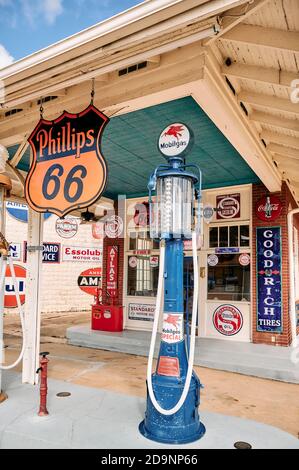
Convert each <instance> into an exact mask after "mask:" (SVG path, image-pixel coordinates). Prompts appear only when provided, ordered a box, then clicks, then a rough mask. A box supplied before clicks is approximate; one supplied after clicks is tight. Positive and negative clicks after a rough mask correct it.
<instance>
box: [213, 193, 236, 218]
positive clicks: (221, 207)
mask: <svg viewBox="0 0 299 470" xmlns="http://www.w3.org/2000/svg"><path fill="white" fill-rule="evenodd" d="M216 206H217V210H216V219H217V220H219V219H237V218H239V217H240V215H241V214H240V207H241V203H240V193H235V194H225V195H223V196H217V197H216Z"/></svg>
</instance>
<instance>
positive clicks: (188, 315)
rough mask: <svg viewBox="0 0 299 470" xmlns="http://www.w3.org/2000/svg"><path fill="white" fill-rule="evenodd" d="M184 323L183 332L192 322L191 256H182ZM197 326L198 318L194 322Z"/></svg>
mask: <svg viewBox="0 0 299 470" xmlns="http://www.w3.org/2000/svg"><path fill="white" fill-rule="evenodd" d="M183 288H184V323H185V331H187V325H189V326H190V324H191V320H192V305H193V292H194V272H193V259H192V256H184V284H183ZM196 325H198V317H197V320H196Z"/></svg>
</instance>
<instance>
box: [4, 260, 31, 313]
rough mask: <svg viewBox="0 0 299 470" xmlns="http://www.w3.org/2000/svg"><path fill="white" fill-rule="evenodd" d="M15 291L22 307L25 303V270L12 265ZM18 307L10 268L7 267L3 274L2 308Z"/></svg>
mask: <svg viewBox="0 0 299 470" xmlns="http://www.w3.org/2000/svg"><path fill="white" fill-rule="evenodd" d="M14 268H15V274H16V278H17V279H16V281H17V289H18V290H19V294H20V301H21V304H22V305H23V304H24V303H25V289H26V269H25V268H24V267H23V266H19V265H18V264H14ZM17 306H18V303H17V298H16V293H15V287H14V283H13V279H12V275H11V272H10V267H9V266H7V268H6V272H5V291H4V307H5V308H16V307H17Z"/></svg>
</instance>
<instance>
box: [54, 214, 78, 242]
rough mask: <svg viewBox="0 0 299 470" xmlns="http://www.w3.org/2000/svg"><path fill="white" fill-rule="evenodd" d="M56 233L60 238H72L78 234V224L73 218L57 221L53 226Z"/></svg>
mask: <svg viewBox="0 0 299 470" xmlns="http://www.w3.org/2000/svg"><path fill="white" fill-rule="evenodd" d="M55 230H56V233H57V234H58V235H59V236H60V237H62V238H72V237H74V236H75V235H76V233H77V232H78V222H77V219H75V217H65V218H64V219H57V220H56V224H55Z"/></svg>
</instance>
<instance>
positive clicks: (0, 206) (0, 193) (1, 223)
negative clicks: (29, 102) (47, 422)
mask: <svg viewBox="0 0 299 470" xmlns="http://www.w3.org/2000/svg"><path fill="white" fill-rule="evenodd" d="M4 192H5V189H4V187H3V186H2V185H1V184H0V232H2V233H3V235H5V233H4V232H5V206H4V204H5V203H4ZM4 285H5V283H4V284H3V288H2V289H1V291H0V364H2V361H3V314H4ZM4 399H5V394H4V393H3V392H2V371H1V369H0V403H1V402H2V401H4Z"/></svg>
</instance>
